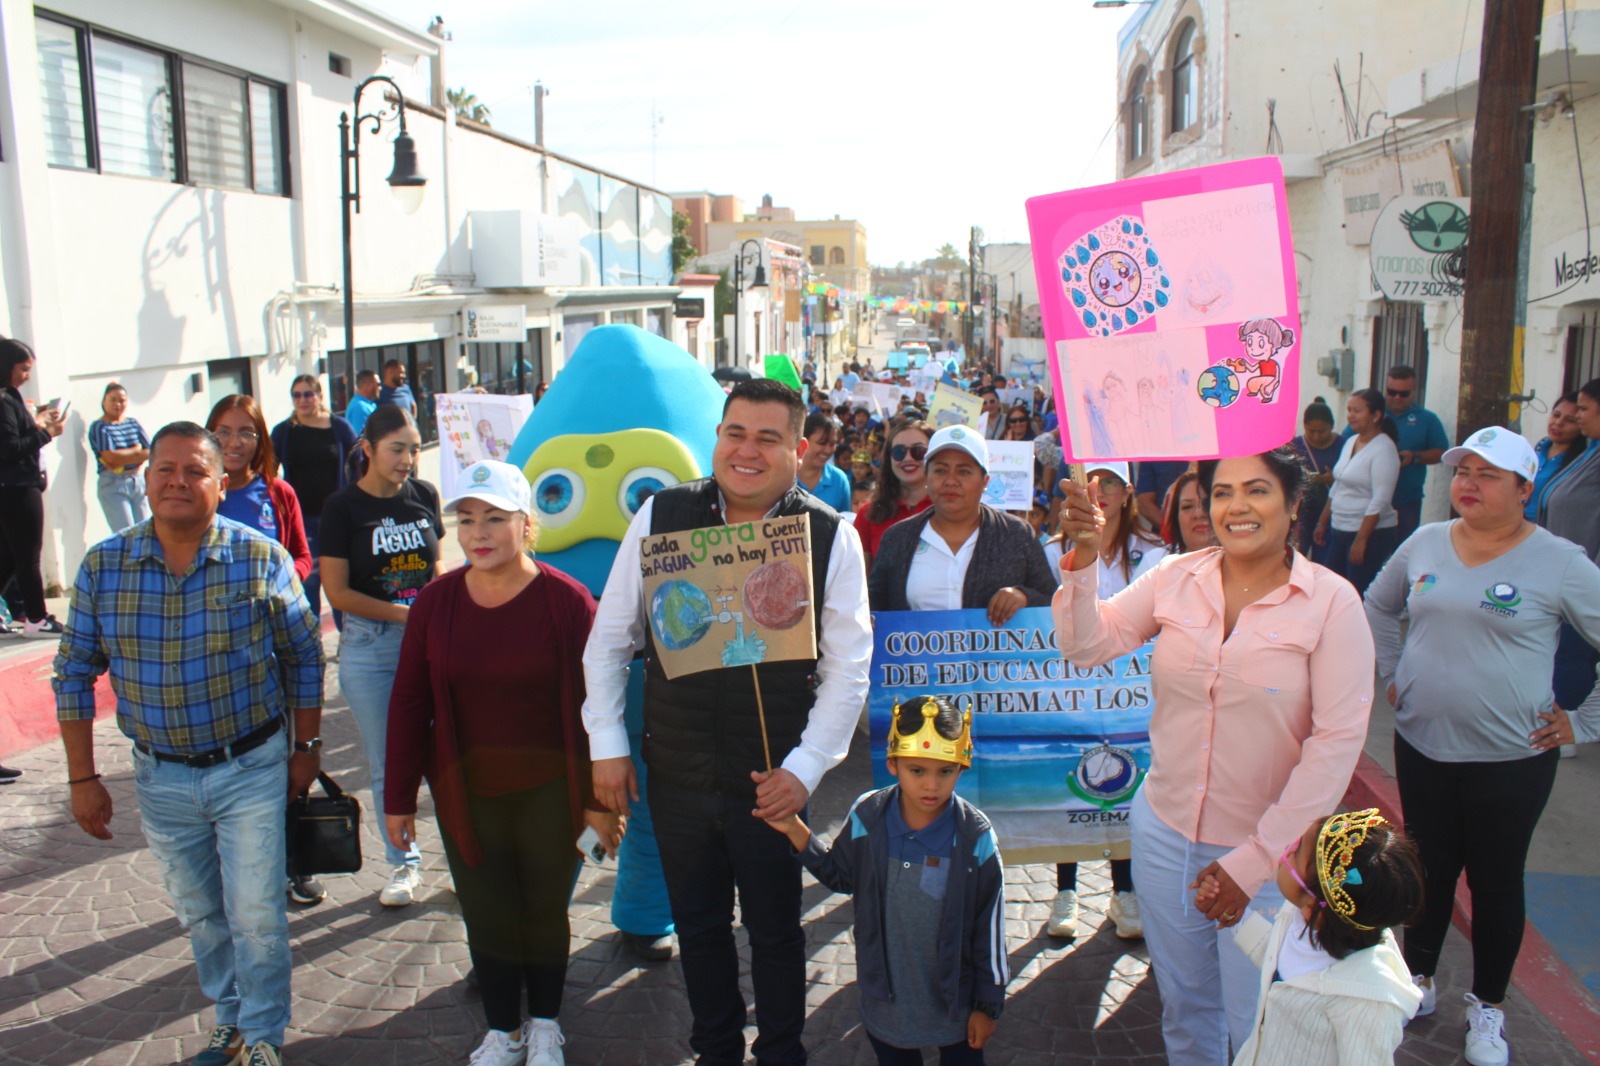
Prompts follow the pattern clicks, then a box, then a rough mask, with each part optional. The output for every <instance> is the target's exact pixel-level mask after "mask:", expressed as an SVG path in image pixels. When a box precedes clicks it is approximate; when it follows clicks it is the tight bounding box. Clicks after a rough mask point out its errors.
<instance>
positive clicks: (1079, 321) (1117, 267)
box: [1028, 157, 1300, 459]
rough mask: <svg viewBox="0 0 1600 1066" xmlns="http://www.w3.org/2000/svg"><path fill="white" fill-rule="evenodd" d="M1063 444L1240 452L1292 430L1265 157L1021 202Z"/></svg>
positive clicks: (1289, 323)
mask: <svg viewBox="0 0 1600 1066" xmlns="http://www.w3.org/2000/svg"><path fill="white" fill-rule="evenodd" d="M1028 227H1029V230H1030V231H1031V233H1032V236H1033V255H1034V272H1035V274H1036V276H1037V278H1038V283H1039V295H1040V306H1041V311H1042V313H1043V317H1044V330H1045V339H1046V342H1047V345H1048V349H1049V353H1050V357H1051V358H1050V372H1051V381H1052V384H1053V385H1054V388H1055V396H1056V408H1057V410H1058V411H1059V412H1060V413H1061V416H1062V418H1063V419H1064V422H1063V427H1062V428H1063V432H1062V435H1061V443H1062V448H1063V450H1064V451H1065V452H1066V454H1067V455H1068V457H1069V458H1072V459H1210V458H1217V457H1220V456H1224V455H1249V454H1253V453H1256V452H1262V451H1266V450H1268V449H1270V448H1274V447H1276V446H1278V445H1280V444H1282V443H1284V442H1285V441H1287V440H1289V439H1290V438H1291V437H1293V436H1294V433H1295V421H1296V418H1297V417H1298V410H1299V352H1300V344H1299V338H1300V317H1299V302H1298V298H1297V295H1296V288H1295V271H1294V248H1293V243H1292V238H1291V234H1290V231H1289V211H1288V205H1287V201H1286V200H1285V197H1284V191H1283V168H1282V165H1281V163H1280V162H1279V161H1278V160H1277V159H1276V158H1274V157H1267V158H1264V159H1250V160H1243V161H1240V162H1234V163H1221V164H1218V165H1216V166H1209V167H1198V168H1195V169H1193V170H1180V171H1172V172H1170V173H1166V174H1157V175H1153V176H1151V177H1147V178H1134V179H1132V180H1129V181H1122V182H1117V183H1115V184H1112V185H1102V186H1099V187H1097V188H1092V189H1080V190H1075V191H1073V192H1064V193H1056V194H1053V195H1050V196H1038V197H1034V198H1033V199H1031V200H1029V201H1028Z"/></svg>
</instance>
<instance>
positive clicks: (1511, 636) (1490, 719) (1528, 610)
mask: <svg viewBox="0 0 1600 1066" xmlns="http://www.w3.org/2000/svg"><path fill="white" fill-rule="evenodd" d="M1454 526H1455V522H1435V523H1433V524H1430V525H1426V526H1423V527H1422V528H1421V529H1419V530H1417V532H1416V533H1414V534H1413V535H1412V536H1411V537H1410V538H1409V539H1408V540H1407V541H1406V542H1405V543H1404V544H1402V545H1400V547H1399V548H1398V549H1397V550H1396V551H1395V553H1394V555H1393V556H1392V557H1391V558H1390V559H1389V562H1388V564H1387V565H1386V566H1384V568H1383V570H1382V572H1380V573H1379V574H1378V576H1377V578H1375V579H1374V580H1373V582H1372V586H1371V587H1370V588H1369V589H1367V597H1366V607H1367V621H1368V623H1369V624H1370V625H1371V626H1372V636H1373V639H1374V641H1375V643H1376V645H1377V652H1378V673H1379V676H1381V677H1382V679H1383V681H1384V683H1385V684H1388V683H1393V684H1394V686H1395V689H1396V695H1397V699H1396V704H1397V706H1396V708H1395V729H1396V731H1397V732H1399V733H1400V735H1401V736H1403V737H1405V739H1406V741H1407V743H1409V744H1410V745H1411V746H1412V747H1414V748H1416V749H1417V750H1418V751H1420V752H1422V754H1424V755H1426V756H1427V757H1428V758H1430V759H1434V760H1436V761H1439V762H1510V761H1511V760H1513V759H1524V758H1527V757H1529V756H1531V755H1533V754H1536V753H1535V751H1534V749H1533V748H1532V746H1531V744H1530V742H1529V740H1528V736H1529V734H1530V733H1532V732H1533V731H1534V730H1536V729H1538V728H1540V727H1541V726H1543V725H1544V723H1543V722H1541V721H1540V719H1539V715H1540V714H1541V713H1543V712H1547V711H1549V710H1550V707H1551V704H1552V702H1553V696H1552V695H1551V689H1550V680H1551V674H1552V668H1553V665H1554V660H1555V650H1556V634H1557V630H1558V628H1559V626H1560V623H1561V622H1562V621H1563V620H1565V621H1567V622H1570V623H1571V624H1572V625H1573V626H1574V627H1575V628H1576V629H1577V630H1578V632H1579V633H1581V634H1583V636H1584V639H1586V640H1588V641H1589V643H1591V644H1594V645H1596V646H1600V568H1597V567H1596V566H1595V564H1594V563H1592V562H1590V561H1589V557H1588V556H1587V555H1586V554H1585V553H1584V551H1583V549H1582V548H1580V547H1578V546H1577V545H1576V544H1573V543H1572V542H1571V541H1567V540H1563V539H1562V538H1560V537H1557V536H1555V535H1553V534H1552V533H1550V532H1549V531H1548V530H1544V529H1535V530H1534V531H1533V533H1532V534H1531V535H1530V536H1529V537H1528V538H1527V539H1526V540H1524V541H1523V542H1522V543H1521V544H1518V545H1517V546H1516V547H1515V548H1512V549H1511V550H1510V551H1508V552H1506V553H1505V554H1504V555H1502V556H1500V557H1499V558H1497V559H1491V560H1490V561H1489V562H1486V563H1480V564H1479V565H1477V566H1471V567H1469V566H1467V565H1465V564H1464V563H1462V561H1461V558H1460V556H1458V555H1457V554H1456V551H1455V547H1454V546H1453V544H1452V542H1451V538H1450V531H1451V529H1452V527H1454ZM1402 611H1408V612H1409V613H1410V615H1411V628H1410V630H1409V631H1408V632H1407V633H1406V635H1405V639H1404V641H1403V642H1402V640H1401V636H1400V615H1401V612H1402ZM1567 710H1568V712H1569V713H1570V714H1571V716H1572V728H1573V732H1574V735H1575V736H1576V738H1577V739H1578V740H1579V741H1581V742H1587V741H1593V740H1597V739H1600V687H1597V688H1596V689H1595V691H1594V692H1593V693H1591V694H1590V696H1589V698H1588V699H1587V700H1585V701H1584V703H1583V706H1581V707H1577V708H1567Z"/></svg>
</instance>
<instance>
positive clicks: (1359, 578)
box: [1327, 526, 1400, 596]
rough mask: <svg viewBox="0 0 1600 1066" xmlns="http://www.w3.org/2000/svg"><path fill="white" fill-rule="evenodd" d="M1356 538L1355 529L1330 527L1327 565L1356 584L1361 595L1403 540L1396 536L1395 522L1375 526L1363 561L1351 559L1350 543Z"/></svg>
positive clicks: (1357, 591)
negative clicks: (1379, 527) (1348, 530)
mask: <svg viewBox="0 0 1600 1066" xmlns="http://www.w3.org/2000/svg"><path fill="white" fill-rule="evenodd" d="M1355 542H1356V534H1355V531H1354V530H1351V531H1350V532H1348V533H1346V532H1345V531H1344V530H1342V529H1334V528H1332V527H1329V529H1328V562H1327V567H1328V569H1329V570H1332V571H1333V572H1334V573H1336V574H1338V575H1339V576H1340V577H1342V578H1344V579H1345V580H1346V581H1348V582H1350V584H1352V585H1354V586H1355V587H1356V594H1357V595H1360V596H1365V595H1366V594H1367V586H1368V585H1370V584H1372V579H1373V578H1375V577H1377V576H1378V571H1379V570H1382V569H1383V564H1384V563H1386V562H1388V561H1389V556H1391V555H1393V554H1394V550H1395V549H1396V548H1397V547H1399V546H1400V541H1399V540H1397V539H1396V536H1395V528H1394V527H1393V526H1390V527H1389V528H1387V529H1374V530H1373V531H1372V535H1371V536H1369V537H1368V538H1367V552H1366V554H1365V555H1364V556H1362V559H1361V562H1360V564H1359V565H1358V564H1356V563H1352V562H1351V561H1350V547H1351V545H1353V544H1355Z"/></svg>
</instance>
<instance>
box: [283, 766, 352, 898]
mask: <svg viewBox="0 0 1600 1066" xmlns="http://www.w3.org/2000/svg"><path fill="white" fill-rule="evenodd" d="M317 780H318V781H320V782H322V791H323V792H325V793H327V795H325V796H313V795H311V793H310V790H307V792H306V794H305V795H304V796H301V797H299V798H297V799H296V800H295V801H294V802H292V803H290V804H289V839H288V845H289V872H290V873H291V874H293V875H294V876H296V877H309V876H311V875H312V874H353V873H355V872H356V871H357V870H360V869H361V801H360V800H358V799H356V798H355V797H354V796H352V795H349V794H348V793H346V792H345V791H344V789H342V788H340V787H339V785H338V784H337V783H336V782H335V781H334V780H333V778H331V777H329V776H328V775H327V774H325V773H322V772H321V771H318V773H317Z"/></svg>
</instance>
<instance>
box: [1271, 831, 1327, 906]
mask: <svg viewBox="0 0 1600 1066" xmlns="http://www.w3.org/2000/svg"><path fill="white" fill-rule="evenodd" d="M1299 850H1300V840H1299V838H1296V839H1295V840H1293V841H1291V842H1290V844H1289V846H1288V847H1286V848H1284V849H1283V854H1282V855H1279V856H1278V861H1279V862H1281V863H1283V865H1284V866H1285V867H1287V868H1288V870H1289V876H1290V877H1292V878H1294V883H1295V884H1297V885H1299V886H1300V887H1301V888H1302V889H1304V890H1305V894H1306V895H1308V896H1310V897H1311V898H1312V899H1314V900H1316V901H1317V906H1319V907H1326V906H1327V905H1328V901H1327V900H1325V899H1323V898H1322V895H1321V893H1318V892H1313V891H1311V886H1310V885H1308V884H1306V882H1305V879H1304V878H1302V877H1301V876H1300V871H1299V870H1296V869H1295V868H1294V853H1295V852H1297V851H1299Z"/></svg>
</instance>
